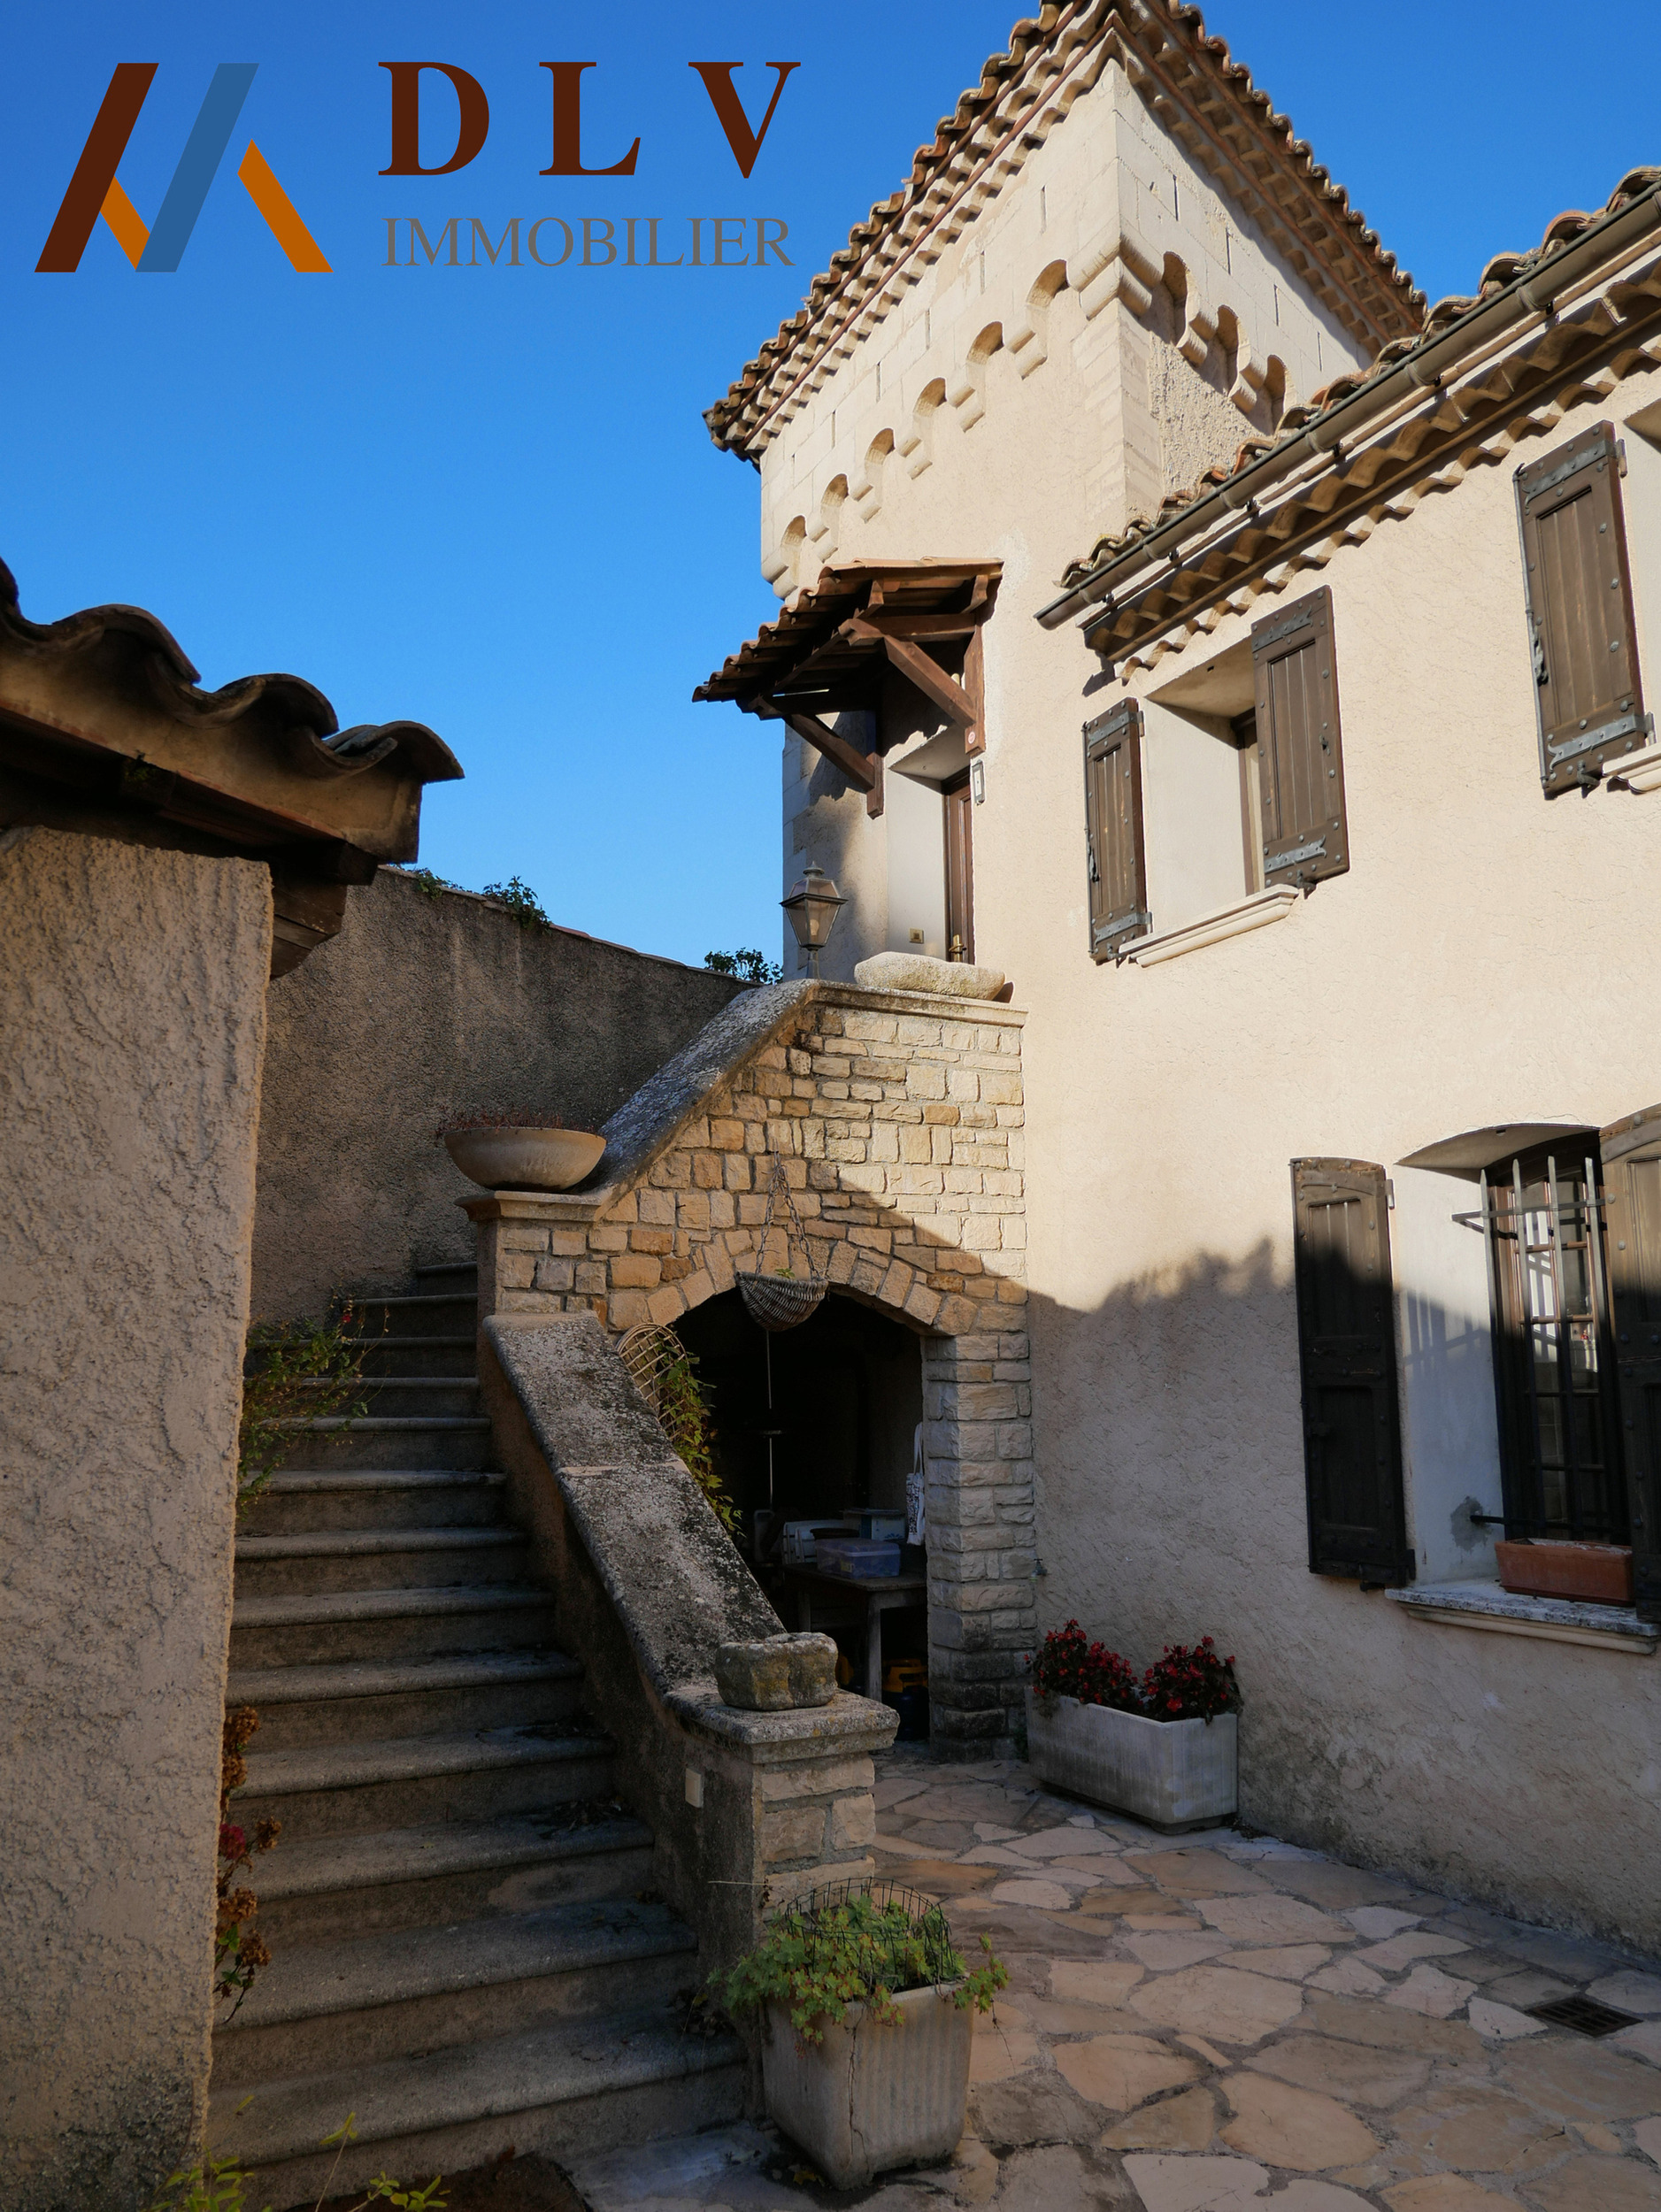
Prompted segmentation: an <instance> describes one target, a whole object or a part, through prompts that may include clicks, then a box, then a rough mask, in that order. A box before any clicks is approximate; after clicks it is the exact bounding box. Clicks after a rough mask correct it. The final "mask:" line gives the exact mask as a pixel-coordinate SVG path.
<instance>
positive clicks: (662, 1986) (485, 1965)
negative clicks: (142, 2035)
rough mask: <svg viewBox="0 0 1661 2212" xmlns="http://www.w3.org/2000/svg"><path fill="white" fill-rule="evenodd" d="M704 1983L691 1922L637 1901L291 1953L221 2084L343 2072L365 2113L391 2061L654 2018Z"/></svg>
mask: <svg viewBox="0 0 1661 2212" xmlns="http://www.w3.org/2000/svg"><path fill="white" fill-rule="evenodd" d="M697 1979H698V1972H697V1939H696V1937H695V1936H694V1934H693V1932H692V1931H691V1929H690V1928H688V1926H687V1924H686V1923H685V1922H684V1921H682V1920H680V1919H677V1918H676V1916H675V1915H674V1914H673V1913H672V1912H671V1911H670V1910H669V1909H668V1908H667V1907H666V1906H665V1905H661V1904H642V1903H639V1902H637V1901H634V1899H626V1898H601V1899H596V1900H595V1901H592V1902H589V1903H585V1904H578V1905H554V1906H550V1908H549V1909H547V1910H546V1911H543V1912H532V1913H507V1914H504V1915H503V1916H501V1917H500V1918H499V1919H493V1920H464V1921H459V1922H458V1923H456V1924H454V1925H453V1926H450V1927H443V1928H404V1929H399V1930H397V1931H396V1932H393V1933H391V1934H388V1935H376V1936H365V1937H363V1938H361V1939H359V1940H358V1941H356V1942H351V1943H325V1944H318V1945H315V1946H312V1947H308V1948H304V1949H297V1950H291V1951H286V1952H278V1953H277V1954H275V1955H273V1959H272V1962H271V1964H270V1965H269V1966H267V1967H265V1968H264V1969H263V1970H262V1971H261V1972H260V1974H259V1976H258V1978H257V1979H256V1981H255V1983H254V1985H253V1987H252V1989H251V1990H250V1992H249V1993H248V1995H247V1997H246V1998H245V2000H244V2001H243V2002H242V2005H241V2006H240V2007H239V2008H238V2009H237V2011H236V2014H235V2017H234V2018H233V2019H232V2020H231V2021H230V2022H229V2023H228V2024H226V2025H222V2026H220V2027H219V2028H216V2029H215V2031H214V2035H213V2076H212V2078H213V2087H214V2088H215V2090H219V2089H231V2088H235V2089H243V2088H247V2087H249V2086H251V2085H255V2084H258V2083H260V2082H265V2083H269V2082H271V2081H273V2079H276V2078H281V2076H282V2075H284V2074H297V2073H300V2072H302V2071H304V2072H306V2073H315V2072H319V2071H321V2070H325V2069H329V2068H333V2069H335V2070H338V2072H339V2074H340V2078H341V2088H342V2092H343V2093H346V2094H347V2096H348V2101H349V2108H350V2109H352V2110H356V2109H357V2108H358V2107H357V2101H356V2097H355V2094H354V2093H352V2091H351V2089H350V2081H351V2078H352V2076H353V2075H355V2073H356V2072H357V2070H358V2068H360V2067H363V2066H368V2065H373V2064H374V2063H375V2062H377V2061H378V2060H383V2059H390V2058H402V2057H406V2056H410V2055H414V2054H416V2053H418V2052H426V2051H431V2050H434V2049H438V2048H443V2047H449V2046H453V2045H455V2044H458V2043H463V2042H468V2041H471V2040H472V2039H473V2038H474V2037H481V2036H489V2037H500V2036H504V2035H511V2034H513V2033H514V2032H516V2031H523V2030H526V2029H528V2028H533V2027H538V2026H541V2027H544V2028H548V2027H552V2026H554V2025H556V2024H558V2023H559V2022H561V2021H565V2022H571V2021H572V2020H573V2019H575V2018H581V2017H583V2016H590V2017H593V2016H601V2017H604V2016H615V2015H616V2014H618V2013H619V2012H629V2011H634V2010H637V2009H641V2010H643V2009H644V2008H647V2007H649V2006H651V2005H653V2004H654V2003H658V2002H666V2001H668V2000H669V1999H671V1998H673V1996H674V1995H675V1993H676V1992H677V1991H678V1990H681V1989H687V1990H688V1991H689V1990H690V1989H691V1988H692V1987H693V1986H694V1985H696V1982H697ZM343 2117H344V2114H343V2113H342V2118H343Z"/></svg>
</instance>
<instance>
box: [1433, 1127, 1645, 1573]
mask: <svg viewBox="0 0 1661 2212" xmlns="http://www.w3.org/2000/svg"><path fill="white" fill-rule="evenodd" d="M1580 1171H1581V1176H1582V1177H1583V1180H1581V1181H1580V1182H1576V1181H1573V1180H1569V1181H1567V1182H1565V1179H1563V1178H1561V1177H1560V1176H1559V1175H1558V1172H1557V1158H1556V1156H1555V1155H1548V1156H1547V1161H1546V1174H1545V1179H1544V1181H1543V1183H1529V1184H1525V1182H1524V1180H1523V1171H1522V1164H1521V1162H1520V1160H1517V1159H1513V1161H1512V1162H1511V1181H1510V1186H1509V1187H1506V1186H1504V1185H1503V1184H1502V1185H1498V1186H1496V1185H1494V1184H1491V1183H1490V1182H1489V1180H1488V1174H1487V1171H1484V1172H1483V1174H1482V1176H1481V1179H1480V1185H1481V1193H1482V1207H1481V1212H1480V1217H1473V1216H1472V1215H1469V1214H1459V1215H1456V1217H1455V1218H1456V1219H1457V1220H1458V1221H1461V1222H1464V1223H1466V1224H1468V1225H1471V1226H1473V1227H1474V1226H1476V1225H1478V1221H1479V1220H1480V1226H1481V1229H1482V1233H1483V1240H1484V1244H1485V1248H1486V1250H1487V1254H1488V1286H1489V1299H1490V1305H1491V1310H1492V1325H1493V1333H1494V1352H1495V1382H1496V1391H1497V1394H1498V1400H1499V1404H1498V1412H1499V1428H1500V1440H1501V1458H1502V1474H1503V1483H1504V1493H1505V1510H1504V1515H1503V1519H1504V1525H1505V1532H1506V1534H1507V1535H1508V1536H1512V1537H1525V1536H1558V1537H1561V1536H1571V1537H1579V1538H1594V1539H1598V1538H1602V1539H1605V1540H1607V1539H1609V1538H1610V1537H1617V1538H1618V1537H1619V1536H1620V1535H1621V1534H1622V1533H1624V1528H1623V1525H1622V1522H1621V1517H1620V1513H1619V1499H1618V1496H1617V1484H1616V1482H1615V1480H1614V1474H1615V1471H1614V1470H1613V1469H1612V1468H1611V1465H1610V1463H1609V1453H1610V1448H1611V1442H1612V1440H1614V1439H1615V1438H1616V1437H1617V1435H1618V1433H1619V1432H1618V1428H1617V1425H1616V1424H1615V1422H1614V1420H1613V1418H1612V1409H1611V1404H1610V1402H1609V1401H1610V1388H1611V1377H1612V1374H1613V1361H1612V1359H1611V1320H1610V1308H1609V1287H1608V1277H1607V1273H1606V1270H1605V1267H1604V1258H1603V1192H1602V1190H1601V1189H1600V1187H1599V1184H1598V1170H1597V1163H1596V1160H1595V1159H1594V1158H1593V1157H1592V1156H1589V1155H1588V1156H1586V1157H1585V1158H1584V1159H1583V1160H1582V1162H1581V1164H1580Z"/></svg>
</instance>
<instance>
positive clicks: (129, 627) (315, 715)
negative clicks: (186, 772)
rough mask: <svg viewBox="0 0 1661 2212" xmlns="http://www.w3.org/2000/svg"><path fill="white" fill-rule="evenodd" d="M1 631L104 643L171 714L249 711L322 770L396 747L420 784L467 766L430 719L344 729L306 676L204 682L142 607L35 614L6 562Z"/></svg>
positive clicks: (133, 682) (195, 719)
mask: <svg viewBox="0 0 1661 2212" xmlns="http://www.w3.org/2000/svg"><path fill="white" fill-rule="evenodd" d="M0 638H9V639H11V640H12V641H14V642H15V643H17V644H19V645H21V646H23V647H24V648H25V649H27V650H28V651H31V652H35V653H42V654H48V655H51V656H53V657H69V656H73V655H81V654H92V653H98V652H102V655H103V657H104V659H105V660H106V661H108V662H112V663H114V664H117V665H118V666H119V672H120V675H121V677H122V679H123V680H124V681H125V682H126V683H127V685H129V686H130V687H132V688H133V689H135V690H136V691H138V692H140V693H142V694H144V695H147V696H148V697H149V698H150V700H151V701H153V702H154V703H155V704H157V705H158V706H159V707H160V708H161V709H162V710H163V712H164V713H165V714H166V715H168V716H169V717H170V718H172V719H173V721H175V722H179V723H181V724H183V725H184V726H186V727H188V728H195V729H201V730H206V729H211V728H217V727H220V726H225V725H228V724H231V723H235V722H241V721H243V720H244V719H246V718H250V717H251V718H252V719H253V721H254V722H256V723H258V726H260V730H261V733H262V734H266V733H273V732H274V733H280V734H281V737H282V738H283V739H284V740H286V741H287V743H288V747H289V749H291V750H294V751H297V752H299V753H300V754H302V755H304V756H306V757H310V758H311V760H312V761H314V762H315V764H316V771H317V772H319V773H327V774H330V775H349V774H355V773H358V772H361V771H362V770H364V769H365V768H373V767H376V766H378V765H380V764H381V763H382V762H387V761H390V760H391V759H392V757H393V756H394V755H395V754H396V755H398V756H399V760H398V766H399V767H400V768H401V770H402V772H404V774H405V775H407V776H410V777H411V778H412V779H413V780H415V781H417V782H419V783H447V782H450V781H452V780H454V779H455V778H457V777H458V776H459V775H460V774H461V772H462V770H461V764H460V763H459V761H458V759H457V758H456V756H455V755H454V753H452V752H451V751H450V748H449V746H448V745H446V744H445V742H444V741H443V739H442V737H440V736H438V735H437V734H436V733H435V732H434V731H432V730H430V729H428V728H427V725H426V724H425V723H424V722H377V723H360V724H359V725H358V726H357V727H355V728H353V729H350V730H342V728H341V726H340V721H339V718H338V717H337V716H336V714H335V710H334V708H333V707H332V706H331V705H330V704H329V703H328V701H327V699H326V698H325V697H324V695H323V694H322V693H321V692H320V691H319V690H318V688H317V687H316V686H315V685H313V684H309V683H307V682H306V681H305V680H304V677H301V676H279V675H272V676H241V677H238V678H237V679H236V680H235V682H233V683H228V684H225V685H222V686H221V687H220V688H219V690H218V691H204V690H202V689H201V688H200V687H199V686H198V683H197V680H196V679H197V675H198V671H197V670H196V667H195V666H194V665H193V664H192V663H191V662H190V660H189V659H188V657H187V656H186V654H185V652H184V649H183V648H182V647H181V645H180V643H179V641H178V640H177V639H176V638H175V637H174V636H173V633H172V632H171V631H170V630H169V629H167V628H166V626H165V625H164V624H162V623H160V622H158V620H157V618H156V617H155V616H154V615H153V614H150V613H148V612H147V611H146V610H145V609H144V608H142V607H123V606H108V607H83V608H82V609H81V611H80V612H79V613H78V614H71V615H65V616H64V617H63V618H62V619H61V620H59V621H57V622H31V621H30V620H29V619H28V618H27V616H26V615H25V614H24V613H23V611H22V610H21V608H20V607H19V603H18V587H17V580H16V579H15V577H14V576H13V575H12V571H11V570H10V569H9V568H8V567H7V566H6V565H5V563H4V561H0ZM319 756H321V758H319Z"/></svg>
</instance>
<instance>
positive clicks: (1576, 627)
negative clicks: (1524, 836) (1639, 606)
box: [1516, 422, 1652, 797]
mask: <svg viewBox="0 0 1661 2212" xmlns="http://www.w3.org/2000/svg"><path fill="white" fill-rule="evenodd" d="M1621 467H1622V462H1621V454H1620V448H1619V443H1618V442H1617V440H1616V437H1615V431H1614V426H1613V425H1612V424H1611V423H1607V422H1600V423H1596V424H1595V425H1594V426H1593V427H1592V428H1591V429H1590V430H1587V431H1583V432H1582V433H1581V434H1580V436H1579V437H1578V438H1575V439H1573V440H1572V441H1571V442H1570V443H1569V444H1567V445H1565V446H1558V447H1557V449H1556V450H1555V451H1554V452H1551V453H1548V454H1546V455H1544V456H1543V457H1542V458H1541V459H1540V460H1538V461H1532V462H1530V463H1529V464H1528V465H1527V466H1526V467H1524V468H1519V470H1518V472H1517V477H1516V483H1517V520H1518V526H1519V531H1520V533H1521V536H1522V549H1523V581H1524V587H1525V592H1526V607H1527V616H1528V639H1529V649H1530V651H1531V653H1532V654H1533V657H1534V686H1535V691H1534V698H1535V707H1536V714H1537V719H1538V725H1539V740H1540V780H1541V782H1542V785H1543V786H1544V787H1545V791H1546V795H1547V796H1548V797H1550V796H1552V795H1555V794H1556V793H1557V792H1559V791H1567V790H1570V789H1572V788H1578V787H1584V786H1586V785H1588V784H1591V783H1595V782H1596V780H1597V779H1598V777H1599V776H1600V775H1601V774H1602V773H1603V767H1604V764H1606V763H1607V762H1609V761H1611V760H1615V759H1617V758H1619V756H1620V755H1622V754H1623V753H1631V752H1636V751H1638V750H1639V749H1641V748H1642V746H1643V745H1644V743H1645V742H1646V741H1647V738H1648V733H1649V729H1650V726H1651V719H1652V718H1651V717H1650V716H1649V715H1648V714H1646V713H1645V712H1644V709H1643V700H1642V696H1641V695H1640V692H1639V679H1638V644H1637V631H1636V625H1635V620H1634V611H1633V593H1632V577H1631V573H1630V570H1629V567H1628V563H1627V555H1626V526H1625V523H1624V520H1623V518H1622V514H1621V500H1620V474H1621Z"/></svg>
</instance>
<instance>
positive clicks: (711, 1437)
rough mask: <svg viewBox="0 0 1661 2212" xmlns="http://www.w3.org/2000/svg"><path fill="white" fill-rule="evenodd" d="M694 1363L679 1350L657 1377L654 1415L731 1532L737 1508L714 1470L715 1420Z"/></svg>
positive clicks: (689, 1354)
mask: <svg viewBox="0 0 1661 2212" xmlns="http://www.w3.org/2000/svg"><path fill="white" fill-rule="evenodd" d="M696 1364H697V1363H696V1360H695V1359H694V1358H693V1356H692V1355H691V1353H690V1352H682V1353H681V1356H680V1358H679V1359H678V1360H676V1361H675V1362H674V1363H673V1365H672V1366H669V1367H666V1368H665V1370H664V1371H663V1373H662V1374H661V1375H660V1376H659V1377H658V1378H657V1418H658V1420H659V1421H660V1422H661V1423H662V1425H663V1432H664V1434H665V1436H666V1437H667V1438H668V1439H669V1441H670V1443H671V1444H672V1445H673V1447H674V1449H675V1452H676V1455H678V1457H679V1458H680V1460H681V1463H682V1464H683V1465H684V1467H685V1468H686V1471H687V1472H688V1474H689V1475H690V1476H691V1478H692V1479H693V1481H694V1482H696V1484H697V1486H698V1487H699V1489H700V1490H702V1491H703V1493H704V1496H705V1497H706V1498H707V1499H708V1500H709V1502H710V1504H711V1507H712V1508H713V1509H714V1511H715V1517H716V1518H717V1519H718V1520H719V1522H720V1525H721V1526H722V1527H723V1528H724V1529H725V1530H726V1531H727V1534H728V1535H729V1536H731V1535H733V1534H734V1533H735V1532H736V1531H737V1528H738V1508H737V1507H736V1506H735V1505H734V1503H733V1501H732V1499H731V1498H730V1497H729V1496H728V1495H727V1490H726V1488H725V1486H724V1485H723V1484H722V1481H721V1479H720V1476H719V1474H718V1473H717V1471H716V1467H715V1424H714V1422H713V1421H712V1419H711V1416H710V1403H709V1396H708V1394H707V1393H706V1391H705V1389H704V1385H703V1384H702V1383H700V1382H699V1380H698V1379H697V1376H696V1372H695V1371H694V1370H695V1369H696Z"/></svg>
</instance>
